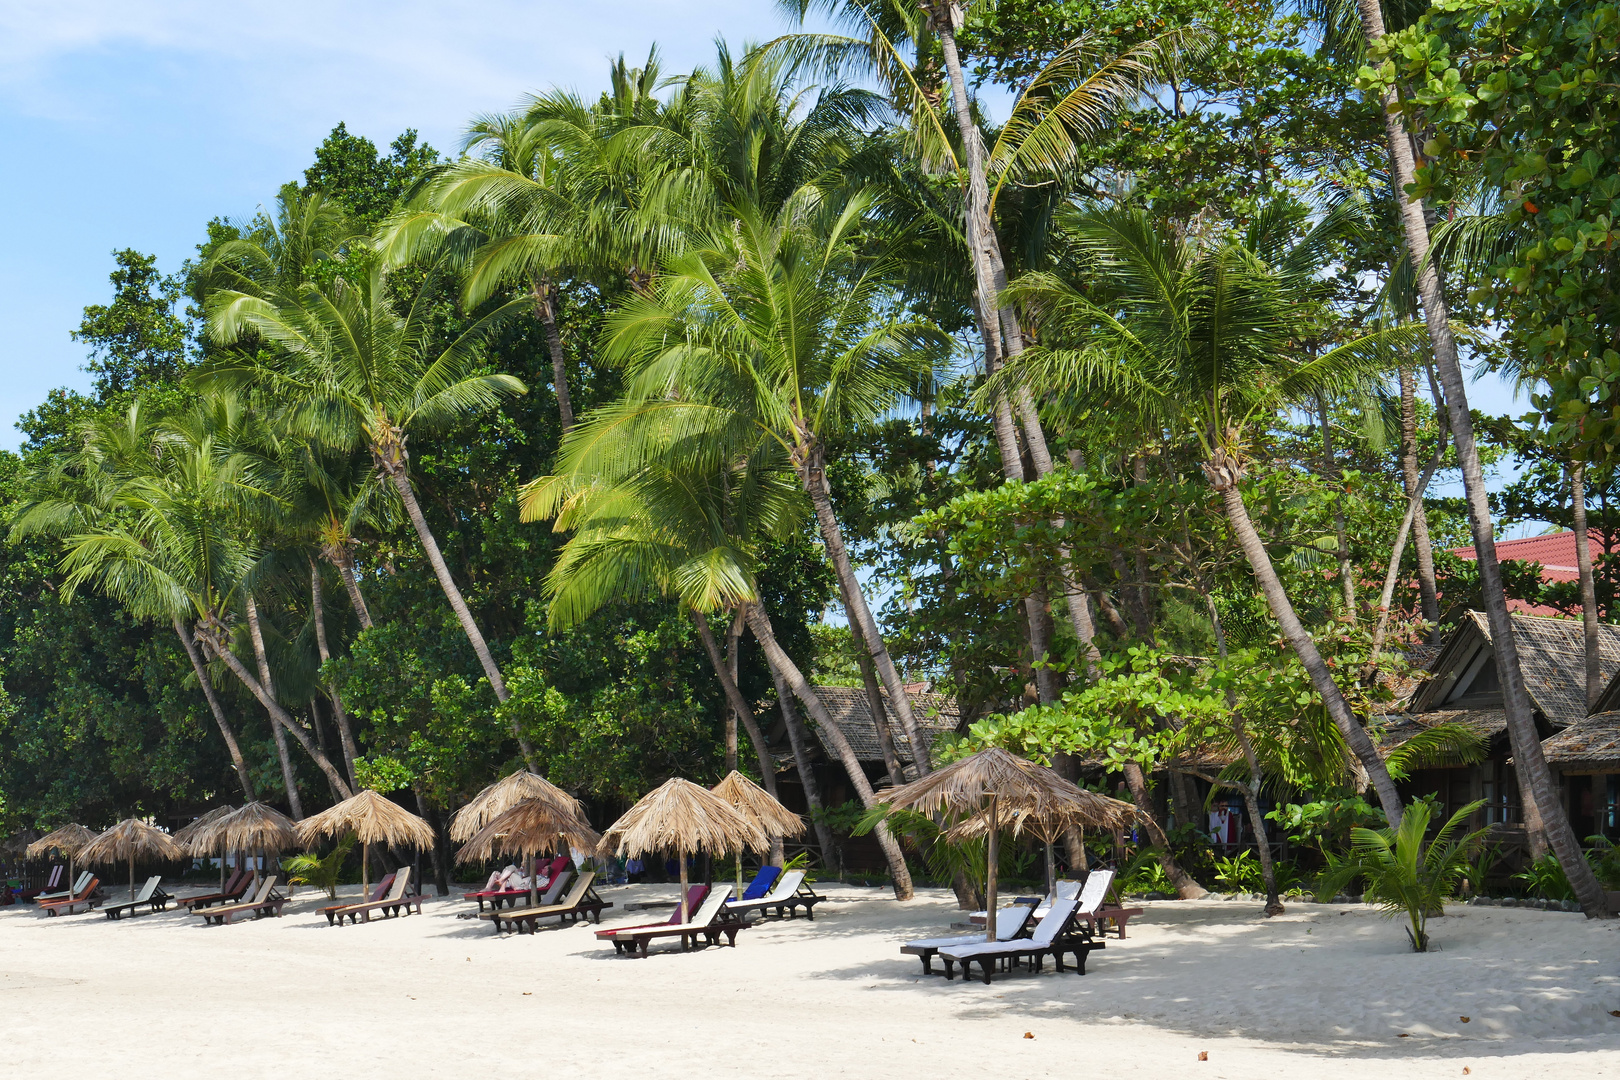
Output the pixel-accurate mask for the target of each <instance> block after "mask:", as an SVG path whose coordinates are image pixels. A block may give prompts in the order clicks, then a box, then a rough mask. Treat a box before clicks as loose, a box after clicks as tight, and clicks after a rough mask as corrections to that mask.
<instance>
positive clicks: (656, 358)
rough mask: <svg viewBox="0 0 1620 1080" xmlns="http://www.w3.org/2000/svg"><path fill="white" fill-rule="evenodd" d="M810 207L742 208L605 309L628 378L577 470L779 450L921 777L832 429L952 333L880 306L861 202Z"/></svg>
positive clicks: (856, 419)
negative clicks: (864, 574)
mask: <svg viewBox="0 0 1620 1080" xmlns="http://www.w3.org/2000/svg"><path fill="white" fill-rule="evenodd" d="M812 209H814V208H812V207H807V206H803V205H798V204H796V203H793V202H790V203H789V204H788V206H787V208H786V209H784V211H783V213H782V215H781V216H780V217H778V218H777V219H775V220H765V219H762V218H761V217H760V216H759V215H757V214H756V213H754V212H753V211H752V210H750V209H747V208H742V209H741V210H740V212H739V217H738V218H737V220H736V221H735V225H734V228H732V229H730V230H727V231H726V232H723V233H721V234H719V235H717V236H715V237H713V238H711V240H710V242H709V244H708V245H707V246H706V247H703V248H699V249H695V250H693V251H691V252H689V253H687V254H686V255H683V256H681V257H680V258H678V259H675V260H673V261H672V262H671V263H670V264H669V267H668V269H667V270H666V272H665V273H664V274H663V275H662V276H661V277H660V278H659V279H658V281H657V282H656V283H655V284H654V287H653V288H652V289H651V290H649V292H648V293H647V294H645V295H641V296H636V297H632V298H631V299H630V300H629V301H627V302H626V303H625V304H624V305H623V306H622V307H621V308H620V309H619V310H618V311H616V312H615V313H614V314H613V315H612V316H611V317H610V319H609V326H608V332H607V335H606V339H605V344H604V348H605V355H607V356H608V357H609V358H610V359H615V360H618V361H620V362H622V363H625V364H626V365H627V366H628V367H629V369H630V375H629V388H628V392H627V396H626V400H625V402H624V403H623V404H622V405H621V406H619V407H617V410H616V412H615V413H614V414H613V415H612V422H611V423H604V424H602V425H600V426H599V427H598V428H597V429H596V434H595V435H594V437H593V440H592V441H591V443H590V444H588V445H582V446H581V449H580V451H579V453H578V457H577V459H576V460H577V461H578V465H577V466H576V471H579V472H580V473H581V474H583V475H595V474H596V473H598V472H601V471H609V470H610V469H611V466H610V464H609V459H611V458H614V457H615V456H619V455H623V456H624V458H625V459H626V460H645V458H644V453H645V451H646V450H647V449H648V448H652V447H654V446H655V445H657V444H662V443H665V442H667V441H679V440H680V439H690V440H692V441H693V442H694V443H696V442H698V441H701V440H703V439H716V438H719V437H720V436H722V435H724V439H722V440H721V441H722V442H724V443H725V444H726V445H739V444H741V445H748V444H750V443H752V444H756V445H759V446H761V447H762V448H763V447H766V446H770V447H774V448H775V449H777V450H780V451H781V452H782V453H784V454H785V455H786V456H787V458H788V460H789V462H790V463H791V465H792V467H793V469H794V471H795V472H796V473H797V474H798V476H799V480H800V483H801V485H802V487H803V488H804V490H805V492H806V493H807V494H808V495H809V496H810V502H811V506H812V507H813V509H814V511H815V515H816V522H817V525H818V526H819V528H820V532H821V538H822V541H823V543H824V544H825V545H826V549H827V555H828V558H829V560H830V561H831V563H832V565H833V569H834V572H835V573H836V575H837V576H838V578H839V582H840V585H841V587H842V588H843V590H844V593H845V595H846V596H847V597H848V599H849V601H850V604H849V617H850V621H851V622H855V623H858V624H859V626H860V629H861V635H862V637H863V638H864V639H865V645H866V648H867V651H868V653H869V655H870V656H871V658H872V663H873V666H874V667H875V668H876V669H877V671H878V674H879V677H880V678H881V679H882V680H883V685H884V689H885V690H887V691H888V694H889V703H890V706H891V708H892V709H893V710H894V713H895V715H896V717H897V718H898V719H899V721H900V726H901V728H902V729H903V730H904V731H905V733H906V737H907V739H908V741H909V742H910V743H911V747H912V759H913V760H914V761H916V762H917V767H918V768H919V769H920V770H922V771H924V772H926V771H927V767H928V766H927V762H928V749H927V744H926V743H924V742H923V740H922V737H921V734H920V732H919V731H918V729H917V723H916V718H915V716H914V715H913V714H912V710H911V706H910V702H909V699H908V698H907V696H906V693H905V687H904V684H903V682H902V681H901V678H900V673H899V671H898V669H897V668H896V667H895V664H894V661H893V659H892V657H890V655H889V651H888V647H887V646H886V645H885V643H884V641H883V638H882V635H881V634H880V632H879V630H878V626H877V622H876V620H875V619H874V618H873V616H872V612H871V609H870V608H869V607H868V605H867V603H866V600H865V596H864V594H863V592H862V590H861V586H860V583H859V581H858V580H857V579H856V577H855V572H854V568H853V565H852V563H851V560H850V557H849V552H848V550H847V548H846V547H845V544H844V537H843V530H842V527H841V526H840V525H839V522H838V516H837V512H836V510H835V508H834V506H833V501H832V492H831V489H830V488H829V486H828V483H827V476H826V440H827V438H828V437H829V436H831V435H834V434H836V433H839V432H843V431H850V430H853V429H854V428H855V427H856V426H857V425H859V424H861V423H863V422H867V421H870V420H872V419H874V418H876V417H878V416H880V415H882V413H883V412H884V411H885V410H887V409H888V408H889V407H890V406H891V405H893V404H894V403H896V402H897V401H899V400H900V399H901V398H902V397H904V396H905V395H906V394H907V393H908V392H909V391H910V389H911V388H912V387H914V386H916V385H918V384H919V382H922V381H924V380H926V379H928V378H930V377H931V371H932V367H933V364H934V360H935V358H936V357H938V356H940V355H942V350H944V349H945V348H947V347H948V339H945V338H944V337H943V335H941V334H940V333H939V331H938V330H937V329H936V328H934V327H933V326H932V324H929V323H926V322H924V321H920V320H909V319H899V318H888V317H882V316H880V314H879V312H880V310H881V303H882V298H883V295H884V292H885V289H886V286H887V278H886V273H887V267H886V266H885V265H884V264H882V263H881V262H878V263H871V264H866V265H861V264H858V263H856V262H855V260H854V258H853V256H852V255H851V253H850V251H849V248H848V245H847V244H846V242H845V231H846V230H847V229H848V228H850V227H851V226H852V225H853V223H854V222H856V221H858V218H859V214H860V210H861V200H859V199H857V200H855V201H853V202H852V203H851V204H850V205H848V206H846V207H843V208H841V209H840V210H839V211H838V213H837V215H836V216H835V217H834V218H833V220H832V221H831V222H830V223H828V222H820V223H818V224H819V225H820V226H821V228H823V229H824V230H825V231H824V232H822V233H821V234H820V235H818V234H817V232H816V231H815V230H814V229H812V228H811V227H810V225H811V224H812V223H813V216H812V214H811V210H812ZM750 626H751V627H752V628H753V629H754V630H755V634H756V636H758V634H759V627H758V626H755V625H754V624H753V623H752V622H751V623H750ZM795 689H797V688H795ZM807 707H808V706H807Z"/></svg>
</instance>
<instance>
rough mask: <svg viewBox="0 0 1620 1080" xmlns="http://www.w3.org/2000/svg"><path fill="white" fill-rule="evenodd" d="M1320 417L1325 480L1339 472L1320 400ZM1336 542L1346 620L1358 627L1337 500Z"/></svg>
mask: <svg viewBox="0 0 1620 1080" xmlns="http://www.w3.org/2000/svg"><path fill="white" fill-rule="evenodd" d="M1316 415H1317V416H1318V417H1319V418H1320V420H1321V426H1322V478H1323V479H1324V480H1328V479H1331V478H1332V477H1333V474H1334V473H1336V472H1338V470H1337V469H1336V468H1335V467H1334V462H1333V425H1332V424H1331V423H1330V422H1329V420H1328V410H1327V399H1326V398H1324V397H1323V396H1322V395H1321V394H1318V395H1317V396H1316ZM1333 540H1334V545H1335V547H1336V548H1337V549H1338V556H1339V589H1340V591H1341V592H1342V593H1343V594H1344V616H1345V618H1346V619H1349V620H1350V625H1351V626H1354V625H1355V624H1356V572H1355V567H1354V566H1352V565H1351V563H1350V540H1349V538H1348V536H1347V535H1346V531H1345V526H1344V505H1343V504H1342V503H1341V502H1340V501H1339V500H1338V499H1337V498H1335V499H1334V500H1333Z"/></svg>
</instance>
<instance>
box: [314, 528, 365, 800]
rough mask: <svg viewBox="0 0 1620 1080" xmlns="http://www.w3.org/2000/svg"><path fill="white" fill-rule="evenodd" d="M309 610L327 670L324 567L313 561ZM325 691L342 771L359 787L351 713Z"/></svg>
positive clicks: (334, 692) (339, 698) (333, 691)
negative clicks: (338, 748) (333, 722)
mask: <svg viewBox="0 0 1620 1080" xmlns="http://www.w3.org/2000/svg"><path fill="white" fill-rule="evenodd" d="M309 608H310V618H311V619H313V620H314V621H315V647H316V648H317V649H319V650H320V654H321V666H322V667H325V666H326V665H327V663H328V662H329V661H330V660H331V659H332V653H331V651H330V650H329V649H328V648H327V647H326V604H325V603H324V599H323V592H322V589H321V568H320V567H319V566H317V565H316V564H315V561H314V560H313V559H312V560H310V564H309ZM325 689H326V696H327V698H328V699H329V700H330V701H331V702H332V715H333V716H334V717H336V718H337V729H338V742H339V744H341V745H342V747H343V768H344V769H345V771H347V772H348V774H349V781H350V783H352V784H354V786H355V787H357V788H358V787H359V786H360V778H359V777H357V776H356V775H355V773H354V758H355V742H354V728H353V727H351V726H350V724H349V712H348V710H347V709H345V708H344V707H343V695H342V694H340V693H338V692H337V690H336V689H335V688H333V687H326V688H325Z"/></svg>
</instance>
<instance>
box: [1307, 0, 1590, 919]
mask: <svg viewBox="0 0 1620 1080" xmlns="http://www.w3.org/2000/svg"><path fill="white" fill-rule="evenodd" d="M1396 7H1397V13H1398V14H1399V15H1400V16H1401V18H1402V20H1403V21H1410V19H1409V18H1408V17H1409V16H1411V15H1412V14H1413V10H1412V9H1413V5H1411V4H1408V3H1401V4H1398V5H1396ZM1307 11H1308V13H1309V14H1311V15H1313V16H1315V18H1316V19H1317V20H1318V21H1319V22H1320V23H1321V24H1323V26H1324V28H1325V30H1326V31H1327V32H1326V34H1325V35H1324V36H1325V40H1326V41H1327V43H1328V44H1329V45H1330V46H1331V45H1337V46H1338V47H1339V49H1340V50H1341V51H1343V52H1348V51H1349V50H1350V49H1352V48H1354V47H1355V46H1356V45H1360V46H1365V45H1370V44H1373V43H1376V42H1377V41H1378V40H1379V39H1380V38H1382V37H1383V36H1384V33H1385V29H1386V23H1385V19H1384V8H1383V5H1382V4H1381V3H1380V0H1354V6H1353V7H1352V6H1351V4H1350V2H1349V0H1313V2H1312V3H1310V4H1308V5H1307ZM1352 13H1353V14H1352ZM1358 21H1359V23H1360V30H1361V38H1360V40H1359V41H1355V37H1354V35H1355V31H1354V30H1353V29H1352V27H1353V26H1354V25H1355V23H1356V22H1358ZM1352 42H1354V44H1352ZM1379 105H1380V111H1381V112H1382V114H1383V117H1384V132H1385V137H1386V141H1387V146H1388V150H1389V173H1390V176H1389V178H1390V187H1391V189H1392V191H1394V192H1395V193H1396V194H1395V201H1396V203H1397V204H1398V205H1399V207H1400V213H1401V229H1402V232H1403V234H1404V236H1405V239H1406V254H1407V258H1408V259H1410V260H1411V262H1412V265H1414V266H1416V267H1417V291H1418V295H1419V297H1420V298H1421V300H1422V306H1423V321H1424V324H1425V325H1426V326H1427V328H1428V331H1429V343H1430V345H1431V346H1432V347H1433V349H1434V360H1435V366H1436V367H1437V368H1438V369H1439V372H1440V383H1441V385H1442V386H1443V387H1444V389H1445V396H1446V409H1447V412H1448V414H1449V416H1450V419H1451V434H1452V442H1453V444H1454V445H1455V446H1456V448H1457V464H1458V465H1459V466H1461V469H1462V477H1463V493H1464V496H1465V499H1466V501H1467V504H1468V524H1469V528H1470V530H1471V531H1472V533H1473V540H1474V553H1475V557H1476V564H1477V566H1478V567H1479V583H1480V592H1481V594H1482V598H1483V601H1484V604H1485V615H1486V619H1487V621H1488V622H1489V624H1490V628H1491V645H1492V648H1493V649H1494V651H1495V653H1496V670H1497V672H1498V674H1499V676H1500V678H1501V680H1502V710H1503V712H1504V713H1505V714H1506V717H1507V728H1508V741H1509V742H1510V743H1511V744H1512V746H1513V760H1514V762H1515V769H1516V771H1517V773H1518V775H1519V778H1520V789H1521V791H1524V792H1525V793H1526V794H1528V795H1529V796H1530V798H1529V799H1528V800H1526V801H1527V802H1528V803H1529V804H1530V806H1531V807H1533V808H1534V810H1535V813H1536V816H1538V817H1539V818H1540V824H1541V831H1542V833H1543V835H1544V836H1545V837H1546V843H1547V844H1548V846H1549V847H1551V848H1552V850H1553V853H1554V854H1555V855H1557V857H1558V864H1559V865H1560V866H1562V867H1563V868H1564V873H1566V874H1567V875H1568V876H1569V883H1570V887H1571V888H1572V889H1574V891H1575V895H1576V897H1577V898H1578V899H1579V900H1580V902H1581V910H1582V911H1584V912H1586V914H1587V916H1588V917H1591V918H1605V917H1608V916H1609V915H1611V914H1613V912H1612V910H1611V908H1610V905H1609V897H1608V894H1607V893H1606V892H1605V891H1604V889H1603V886H1602V884H1601V883H1600V882H1599V881H1598V879H1597V877H1596V876H1595V875H1593V873H1592V868H1591V866H1590V864H1588V863H1587V861H1586V859H1585V857H1584V856H1583V855H1582V853H1581V846H1580V842H1579V840H1578V839H1577V838H1576V836H1575V831H1574V829H1572V828H1571V827H1570V824H1569V817H1568V815H1567V814H1566V813H1565V812H1564V804H1563V800H1562V799H1561V798H1560V795H1559V791H1558V785H1557V784H1556V783H1555V782H1554V781H1553V777H1552V771H1551V770H1550V769H1548V767H1547V760H1546V758H1545V757H1544V756H1543V754H1542V751H1541V739H1540V735H1539V733H1538V732H1537V731H1536V721H1535V716H1534V714H1533V713H1532V711H1531V708H1530V695H1529V692H1528V691H1527V690H1526V689H1525V685H1524V672H1523V670H1522V669H1521V668H1520V667H1519V650H1518V645H1517V643H1516V642H1515V640H1514V637H1513V621H1512V618H1511V617H1510V615H1509V613H1508V606H1507V594H1506V592H1505V591H1504V590H1503V587H1502V568H1501V565H1500V563H1499V562H1498V560H1497V557H1496V530H1495V527H1494V526H1493V525H1492V523H1491V508H1490V501H1489V499H1488V497H1487V493H1486V489H1485V472H1484V468H1483V465H1482V464H1481V462H1480V457H1479V446H1478V444H1477V443H1476V442H1475V440H1474V422H1473V416H1472V415H1471V414H1470V412H1469V410H1468V387H1467V379H1466V377H1465V376H1464V373H1463V369H1462V362H1461V359H1460V358H1459V355H1458V352H1457V340H1456V335H1455V334H1454V333H1453V332H1452V328H1451V307H1450V305H1449V304H1448V302H1447V301H1446V286H1445V280H1444V278H1442V276H1441V269H1440V266H1439V265H1438V263H1437V261H1436V260H1434V259H1432V258H1431V257H1430V236H1429V218H1428V208H1427V207H1426V206H1425V205H1424V200H1423V199H1421V198H1408V197H1406V195H1405V192H1406V191H1409V190H1412V189H1413V188H1414V186H1415V185H1416V183H1417V161H1416V158H1415V156H1414V151H1413V146H1414V142H1413V139H1414V138H1418V137H1419V136H1418V133H1416V132H1412V131H1408V130H1407V124H1406V120H1405V114H1404V113H1403V112H1402V111H1401V108H1400V103H1399V102H1398V101H1397V100H1396V92H1395V90H1394V89H1393V88H1392V89H1391V90H1389V91H1388V93H1386V94H1384V95H1383V96H1382V98H1381V100H1380V101H1379ZM1583 539H1584V538H1583ZM1532 839H1534V838H1532Z"/></svg>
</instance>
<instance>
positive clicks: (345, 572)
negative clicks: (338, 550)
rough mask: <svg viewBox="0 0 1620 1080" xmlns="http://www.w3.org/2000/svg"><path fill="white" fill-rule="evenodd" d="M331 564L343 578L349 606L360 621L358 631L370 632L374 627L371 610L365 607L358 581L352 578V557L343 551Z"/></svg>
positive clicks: (363, 596)
mask: <svg viewBox="0 0 1620 1080" xmlns="http://www.w3.org/2000/svg"><path fill="white" fill-rule="evenodd" d="M331 562H332V565H333V566H336V567H337V570H338V574H339V575H340V576H341V577H342V578H343V588H344V590H345V591H346V592H347V593H348V594H349V604H350V605H351V606H352V607H353V608H354V614H355V617H356V618H358V619H359V620H360V629H362V630H370V629H371V628H372V626H373V625H374V624H373V623H372V621H371V608H369V607H367V606H366V597H365V594H364V593H362V592H361V591H360V579H359V578H357V577H355V576H354V556H352V555H350V554H349V553H348V552H347V551H345V552H343V554H342V555H341V556H339V557H338V558H335V559H332V560H331Z"/></svg>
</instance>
